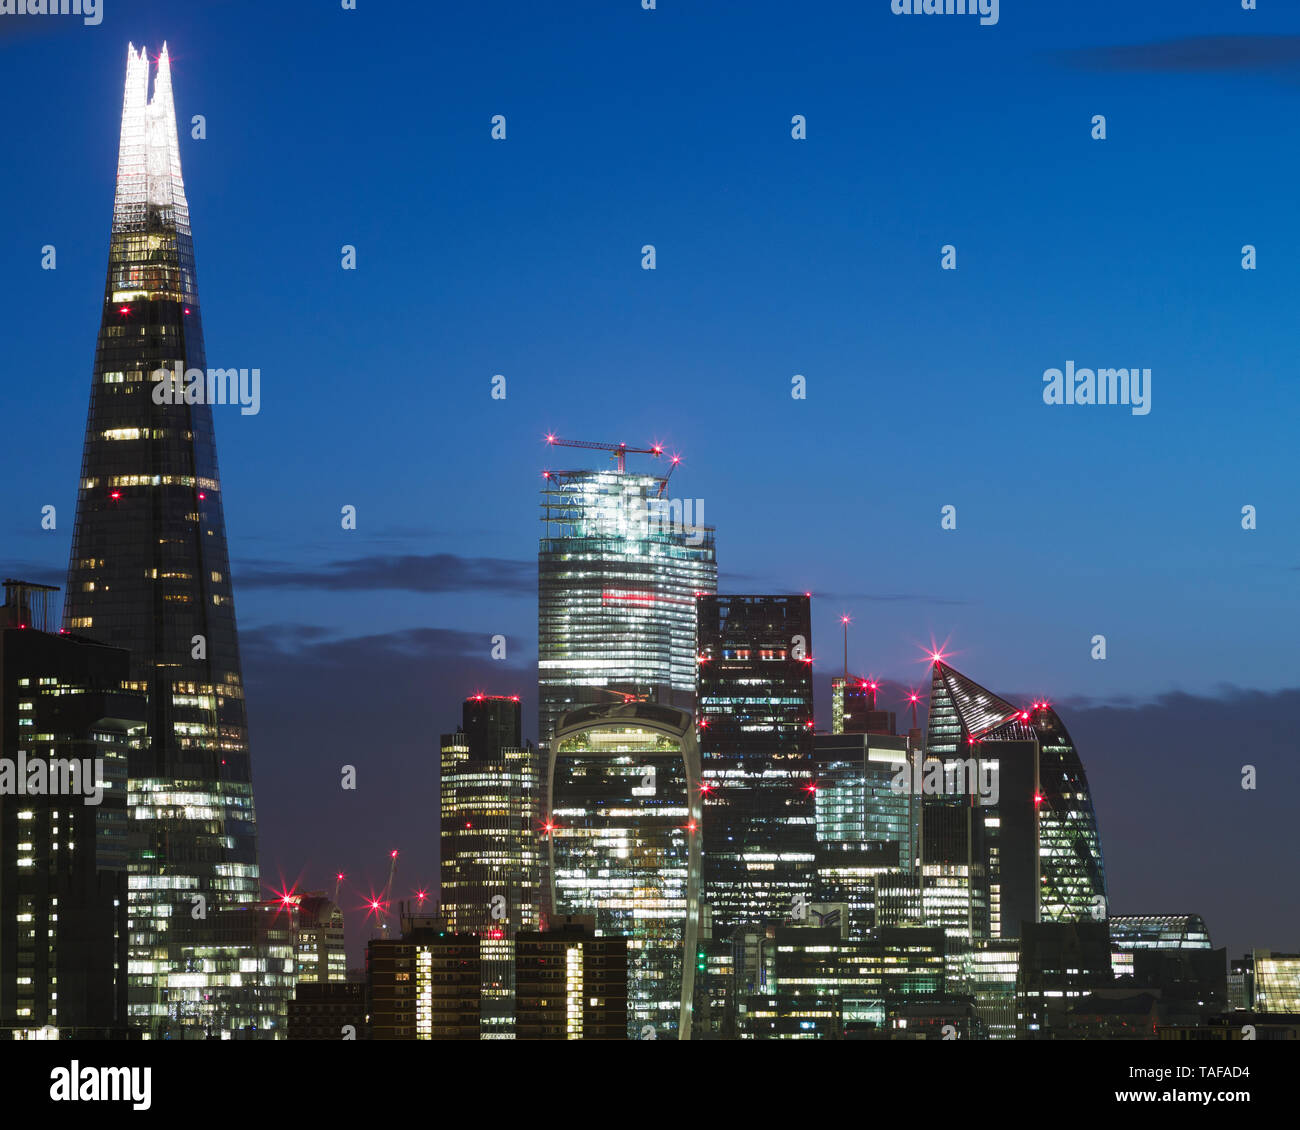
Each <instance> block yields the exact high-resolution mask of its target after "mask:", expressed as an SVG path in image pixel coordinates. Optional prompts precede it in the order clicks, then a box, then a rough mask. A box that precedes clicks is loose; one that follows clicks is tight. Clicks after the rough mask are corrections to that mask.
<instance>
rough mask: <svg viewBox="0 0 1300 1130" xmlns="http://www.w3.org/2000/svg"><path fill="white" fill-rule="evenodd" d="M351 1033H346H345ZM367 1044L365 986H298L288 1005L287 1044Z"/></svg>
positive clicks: (339, 983)
mask: <svg viewBox="0 0 1300 1130" xmlns="http://www.w3.org/2000/svg"><path fill="white" fill-rule="evenodd" d="M349 1029H350V1030H351V1031H350V1033H349V1031H348V1030H349ZM349 1037H350V1038H351V1039H355V1040H367V1039H369V1038H370V1033H369V1031H368V1029H367V1025H366V986H365V983H364V982H361V981H310V982H299V984H298V988H297V990H296V992H295V993H294V998H293V1000H291V1001H290V1002H289V1039H291V1040H342V1039H347V1038H349Z"/></svg>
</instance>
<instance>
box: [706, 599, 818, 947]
mask: <svg viewBox="0 0 1300 1130" xmlns="http://www.w3.org/2000/svg"><path fill="white" fill-rule="evenodd" d="M810 606H811V601H810V600H809V598H808V597H807V596H804V595H798V596H701V597H700V598H699V600H698V608H699V651H700V653H699V661H698V663H699V684H698V685H699V707H698V709H699V734H700V754H701V759H702V769H703V774H704V808H705V820H704V890H705V900H706V901H707V903H708V904H709V908H710V913H711V915H712V920H713V930H714V932H715V934H716V935H717V936H719V937H724V936H725V935H726V934H727V933H728V932H729V931H730V930H733V929H735V928H736V927H737V926H741V925H744V924H756V923H763V922H769V921H773V920H779V921H782V922H784V921H788V920H790V919H791V918H793V919H794V920H795V921H806V919H807V913H808V904H809V903H810V902H811V901H812V898H813V895H814V879H815V871H814V868H815V858H816V854H815V853H816V827H815V825H816V816H815V804H814V797H815V793H816V790H817V782H816V766H815V764H814V761H813V690H812V615H811V607H810Z"/></svg>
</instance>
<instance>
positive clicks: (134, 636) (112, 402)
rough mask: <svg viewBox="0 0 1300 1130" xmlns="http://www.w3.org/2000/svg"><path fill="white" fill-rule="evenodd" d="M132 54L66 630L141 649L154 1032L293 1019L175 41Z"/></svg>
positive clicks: (140, 804) (138, 934)
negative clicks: (262, 823) (176, 83)
mask: <svg viewBox="0 0 1300 1130" xmlns="http://www.w3.org/2000/svg"><path fill="white" fill-rule="evenodd" d="M149 74H150V64H149V60H148V57H147V55H146V53H145V51H144V50H143V49H141V51H140V52H139V53H138V54H137V53H136V52H135V50H134V47H132V49H131V50H130V51H129V52H128V56H127V75H126V90H125V96H124V99H123V106H122V131H121V146H120V152H119V158H118V173H117V193H116V197H115V201H114V207H113V231H112V237H111V241H110V247H109V259H108V278H107V283H106V285H105V291H104V305H103V313H102V317H101V322H100V330H99V339H98V342H97V345H96V350H95V365H94V377H93V381H92V384H91V393H90V410H89V413H88V416H87V422H86V435H85V446H84V450H83V455H82V467H81V480H80V489H79V492H78V496H77V516H76V527H75V532H74V534H73V541H72V552H71V556H70V559H69V562H68V583H67V599H66V602H65V607H64V626H65V627H66V628H67V629H68V630H70V631H73V632H77V633H81V634H83V635H87V636H90V637H92V638H94V639H97V640H100V641H102V642H104V643H107V644H111V645H113V646H115V647H121V648H125V649H126V650H127V651H129V652H130V655H131V680H130V681H131V685H132V686H133V687H134V688H136V689H139V690H142V691H145V692H147V694H148V698H149V719H148V727H149V737H148V741H147V742H146V743H144V744H143V745H142V746H141V748H140V749H139V750H138V751H135V752H134V753H133V754H132V757H131V763H130V783H129V792H128V808H129V812H130V816H131V820H132V831H133V842H132V852H131V863H130V871H131V874H130V877H129V883H130V895H129V907H128V916H129V919H130V953H131V961H130V1011H131V1017H132V1022H133V1024H135V1025H136V1026H138V1027H140V1028H141V1029H143V1030H144V1031H145V1033H146V1034H147V1035H151V1036H155V1037H170V1038H181V1037H204V1036H206V1037H213V1038H218V1037H220V1038H229V1037H231V1036H233V1035H235V1034H237V1033H238V1034H240V1035H249V1034H254V1033H256V1034H267V1033H274V1032H275V1031H276V1030H277V1029H278V1027H279V1026H280V1023H281V1018H282V1015H283V1012H284V1006H285V1003H286V1002H285V999H284V997H283V995H282V994H281V993H280V992H278V991H276V990H273V989H272V988H270V987H269V986H268V985H267V984H265V983H262V984H258V983H257V978H255V977H252V976H249V974H252V973H256V972H259V971H260V972H261V973H264V974H267V975H268V977H269V976H270V975H271V974H272V970H271V969H270V968H268V965H267V963H268V962H269V961H271V960H272V959H271V958H270V957H269V956H268V955H267V954H265V953H263V952H261V951H260V950H259V945H260V943H259V941H258V936H259V931H258V928H257V925H256V920H255V919H254V918H253V917H252V916H251V915H249V914H242V913H234V914H233V915H228V914H227V912H228V911H233V910H234V909H235V908H239V907H251V906H253V905H254V904H256V903H257V902H258V900H259V898H260V882H259V874H258V864H257V839H256V830H255V820H254V813H253V786H252V774H251V767H250V762H249V750H248V733H247V725H246V719H245V711H244V686H243V679H242V677H241V673H240V662H239V646H238V640H237V636H236V627H235V607H234V599H233V595H232V592H231V583H230V566H229V562H228V559H227V552H226V534H225V519H224V516H223V511H222V490H221V481H220V475H219V473H218V470H217V453H216V443H215V439H214V434H213V424H212V409H211V406H210V405H209V404H203V403H194V404H189V403H184V402H183V401H184V399H185V398H181V402H178V403H166V402H165V398H163V400H164V402H162V403H158V402H156V401H155V398H154V396H153V392H154V389H155V387H156V384H157V382H158V381H160V380H162V379H163V376H164V372H171V371H174V370H175V369H176V368H177V367H178V366H179V367H180V368H181V369H182V370H189V369H203V368H204V367H205V364H206V362H205V357H204V349H203V330H202V320H201V312H200V307H199V299H198V290H197V285H196V282H195V272H194V247H193V242H192V240H191V236H190V220H189V208H188V205H187V203H186V199H185V187H184V184H183V182H182V179H181V168H180V152H179V147H178V144H177V136H176V117H175V110H174V108H173V105H172V87H171V69H170V63H169V61H168V56H167V49H166V47H165V46H164V47H163V50H162V53H161V54H160V56H159V58H158V69H157V76H156V79H155V81H154V90H153V96H152V98H150V97H149Z"/></svg>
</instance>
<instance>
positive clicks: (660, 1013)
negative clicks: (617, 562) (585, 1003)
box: [545, 702, 702, 1040]
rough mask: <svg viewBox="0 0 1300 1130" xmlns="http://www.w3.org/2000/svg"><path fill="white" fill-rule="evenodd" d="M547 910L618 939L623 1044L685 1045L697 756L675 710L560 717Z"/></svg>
mask: <svg viewBox="0 0 1300 1130" xmlns="http://www.w3.org/2000/svg"><path fill="white" fill-rule="evenodd" d="M547 813H548V815H547V818H546V824H545V830H546V833H547V846H548V854H549V861H550V874H551V905H552V906H554V907H555V911H556V913H557V914H574V915H583V916H593V917H594V918H595V919H596V932H597V933H598V934H614V935H623V936H625V937H626V938H627V940H628V941H627V961H628V985H627V1008H628V1036H629V1038H630V1039H682V1040H686V1039H690V1034H691V1001H692V998H693V994H694V991H695V952H696V945H697V940H698V928H699V917H700V871H701V858H702V854H701V792H700V751H699V746H698V745H697V744H696V741H695V724H694V720H693V718H692V716H691V715H690V713H688V712H687V711H685V710H677V709H675V708H673V707H668V706H658V705H655V704H653V703H646V702H640V703H629V704H626V705H609V706H591V707H586V708H584V709H581V710H572V711H569V712H568V713H566V714H564V715H561V717H560V720H559V723H558V725H557V726H556V730H555V739H554V741H553V742H552V746H551V752H550V758H549V766H548V773H547Z"/></svg>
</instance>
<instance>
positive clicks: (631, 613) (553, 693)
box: [537, 460, 718, 750]
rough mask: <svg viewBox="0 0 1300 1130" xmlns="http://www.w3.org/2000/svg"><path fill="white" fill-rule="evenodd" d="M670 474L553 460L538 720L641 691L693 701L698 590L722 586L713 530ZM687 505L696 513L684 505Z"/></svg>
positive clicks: (540, 563) (543, 734) (542, 729)
mask: <svg viewBox="0 0 1300 1130" xmlns="http://www.w3.org/2000/svg"><path fill="white" fill-rule="evenodd" d="M665 482H666V479H665V478H662V477H659V478H657V477H655V476H653V475H645V474H636V473H633V472H630V471H625V470H623V469H622V461H621V460H620V467H619V469H618V470H609V471H556V472H548V473H547V477H546V486H545V488H544V489H543V492H542V520H543V522H544V523H545V533H544V536H543V537H542V539H541V544H540V547H539V550H538V555H537V574H538V576H537V582H538V593H537V599H538V608H537V638H538V684H539V689H538V695H539V697H538V729H539V733H540V740H541V744H542V748H543V749H544V750H545V749H546V748H547V745H548V743H549V741H550V739H551V734H552V732H553V731H554V729H555V724H556V721H557V719H558V718H559V716H560V714H562V713H563V712H564V711H566V710H572V709H574V708H576V707H579V706H582V705H585V704H589V703H590V704H599V703H609V702H614V701H624V700H627V701H630V700H637V699H639V700H643V701H649V702H659V703H661V704H663V705H667V706H676V707H679V708H681V709H685V710H693V709H694V703H695V654H696V653H695V596H696V594H697V593H701V592H704V593H712V592H716V591H717V588H718V566H717V557H716V552H715V549H714V532H713V530H712V528H710V527H707V526H704V525H703V524H702V521H701V517H702V516H701V512H700V508H699V507H698V505H691V504H690V503H689V502H687V503H683V502H682V500H680V499H672V500H669V499H665V498H661V497H660V491H661V488H662V486H663V484H664V483H665ZM687 511H689V513H687Z"/></svg>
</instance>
